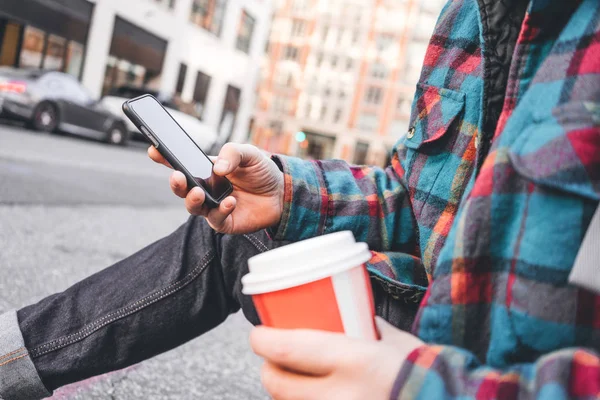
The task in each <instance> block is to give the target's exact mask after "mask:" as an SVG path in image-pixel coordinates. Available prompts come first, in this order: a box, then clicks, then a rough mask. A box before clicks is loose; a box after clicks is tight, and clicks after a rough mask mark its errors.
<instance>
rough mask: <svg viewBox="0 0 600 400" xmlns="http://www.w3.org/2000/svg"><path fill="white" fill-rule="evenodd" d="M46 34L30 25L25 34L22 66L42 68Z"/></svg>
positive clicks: (20, 62)
mask: <svg viewBox="0 0 600 400" xmlns="http://www.w3.org/2000/svg"><path fill="white" fill-rule="evenodd" d="M44 41H45V34H44V32H43V31H40V30H39V29H35V28H32V27H31V26H28V27H27V28H25V34H24V36H23V47H22V50H21V59H20V60H19V65H20V66H21V67H32V68H40V67H41V66H42V57H43V51H44Z"/></svg>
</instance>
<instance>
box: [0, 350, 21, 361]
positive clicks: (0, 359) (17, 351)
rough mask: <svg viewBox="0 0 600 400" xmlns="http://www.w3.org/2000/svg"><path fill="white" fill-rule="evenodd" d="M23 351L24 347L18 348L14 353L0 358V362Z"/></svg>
mask: <svg viewBox="0 0 600 400" xmlns="http://www.w3.org/2000/svg"><path fill="white" fill-rule="evenodd" d="M23 350H25V347H20V348H18V349H17V350H15V351H11V352H10V353H7V354H5V355H3V356H2V357H0V361H3V360H6V359H7V358H9V357H11V356H14V355H15V354H17V353H19V352H21V351H23Z"/></svg>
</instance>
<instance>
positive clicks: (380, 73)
mask: <svg viewBox="0 0 600 400" xmlns="http://www.w3.org/2000/svg"><path fill="white" fill-rule="evenodd" d="M371 76H372V77H373V78H376V79H385V78H387V76H388V67H387V65H385V64H382V63H373V64H371Z"/></svg>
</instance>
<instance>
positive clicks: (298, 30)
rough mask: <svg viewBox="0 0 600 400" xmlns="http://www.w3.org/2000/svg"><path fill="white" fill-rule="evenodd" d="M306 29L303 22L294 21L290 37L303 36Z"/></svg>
mask: <svg viewBox="0 0 600 400" xmlns="http://www.w3.org/2000/svg"><path fill="white" fill-rule="evenodd" d="M305 29H306V25H305V24H304V21H298V20H296V21H294V22H293V23H292V33H291V35H292V37H298V36H304V31H305Z"/></svg>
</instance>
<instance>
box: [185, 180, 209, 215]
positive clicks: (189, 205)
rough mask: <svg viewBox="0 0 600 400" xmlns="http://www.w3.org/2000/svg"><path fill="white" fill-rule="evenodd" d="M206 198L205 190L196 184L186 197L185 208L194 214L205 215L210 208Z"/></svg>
mask: <svg viewBox="0 0 600 400" xmlns="http://www.w3.org/2000/svg"><path fill="white" fill-rule="evenodd" d="M205 198H206V196H205V194H204V190H202V189H200V188H199V187H197V186H196V187H194V188H192V190H190V191H189V193H188V194H187V196H186V197H185V208H186V209H187V210H188V212H189V213H190V214H192V215H202V216H204V217H205V216H206V214H207V213H208V209H207V208H206V206H205V205H204V199H205Z"/></svg>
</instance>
